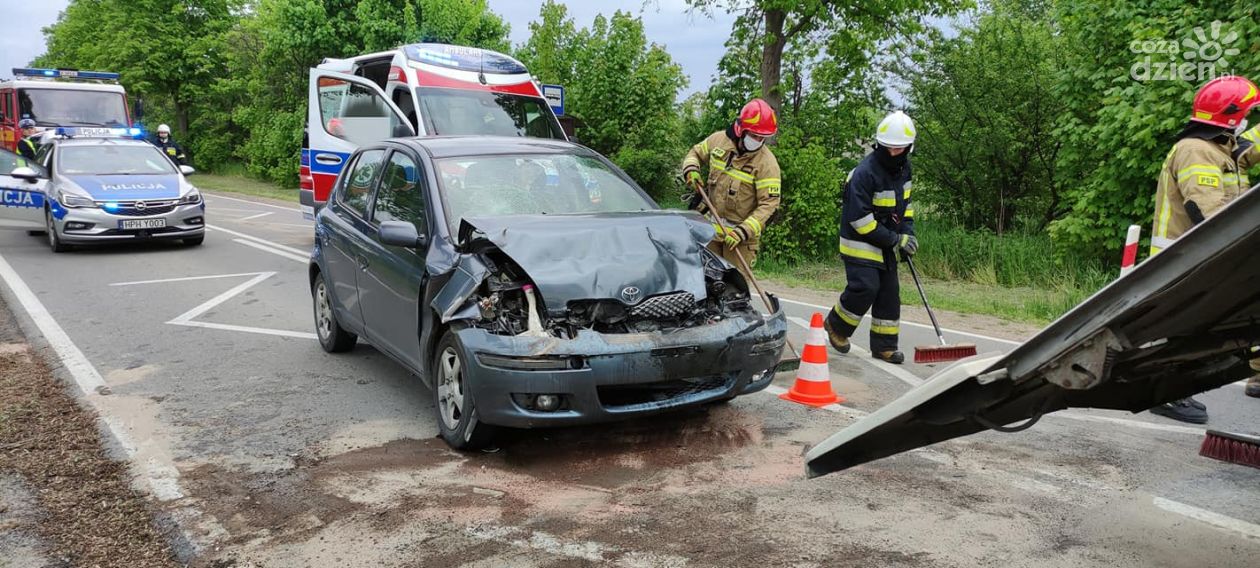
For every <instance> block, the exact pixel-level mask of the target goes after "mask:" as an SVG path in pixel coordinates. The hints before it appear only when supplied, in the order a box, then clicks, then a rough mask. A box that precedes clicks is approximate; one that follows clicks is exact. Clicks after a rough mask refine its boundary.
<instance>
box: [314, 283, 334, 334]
mask: <svg viewBox="0 0 1260 568" xmlns="http://www.w3.org/2000/svg"><path fill="white" fill-rule="evenodd" d="M315 318H316V320H317V321H316V322H315V324H316V327H317V328H318V329H319V336H320V337H321V338H324V339H327V338H328V337H329V336H330V335H332V306H330V305H329V304H328V288H327V287H326V286H324V283H323V282H320V283H319V284H318V285H316V286H315Z"/></svg>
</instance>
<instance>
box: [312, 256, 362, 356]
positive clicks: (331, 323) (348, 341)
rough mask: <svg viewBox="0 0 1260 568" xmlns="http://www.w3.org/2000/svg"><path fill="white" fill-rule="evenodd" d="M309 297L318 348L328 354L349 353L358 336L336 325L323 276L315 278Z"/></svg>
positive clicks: (330, 297)
mask: <svg viewBox="0 0 1260 568" xmlns="http://www.w3.org/2000/svg"><path fill="white" fill-rule="evenodd" d="M311 297H312V298H313V299H314V303H315V335H316V336H317V337H319V346H320V347H323V348H324V351H327V352H329V353H340V352H342V351H349V350H350V349H351V348H353V347H354V343H355V342H356V341H358V340H359V336H357V335H355V334H353V333H350V332H348V331H346V330H344V329H342V328H341V324H339V323H337V314H336V313H335V312H333V308H332V295H331V293H330V292H329V291H328V285H327V284H325V283H324V275H323V273H320V274H319V275H317V276H315V285H314V286H312V287H311Z"/></svg>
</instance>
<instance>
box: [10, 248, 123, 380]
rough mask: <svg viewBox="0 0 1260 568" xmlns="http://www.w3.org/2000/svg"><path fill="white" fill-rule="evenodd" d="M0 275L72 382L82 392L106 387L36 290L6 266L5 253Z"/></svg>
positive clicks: (94, 368)
mask: <svg viewBox="0 0 1260 568" xmlns="http://www.w3.org/2000/svg"><path fill="white" fill-rule="evenodd" d="M0 278H3V279H4V281H5V283H6V284H8V285H9V290H12V291H13V295H14V296H16V297H17V301H18V302H19V303H20V304H22V308H23V309H25V310H26V313H27V314H28V315H29V316H30V317H31V320H32V321H34V322H35V326H36V327H38V328H39V331H40V333H42V334H44V339H45V340H46V341H48V344H49V345H51V346H52V348H53V350H54V351H56V352H57V356H58V357H60V358H61V362H62V364H63V365H65V367H66V371H68V372H69V373H70V376H71V377H74V382H75V383H77V384H78V385H79V390H81V391H83V394H85V395H86V394H92V393H95V392H96V391H97V389H99V388H103V387H104V386H105V379H103V378H101V374H100V373H98V372H96V367H93V366H92V363H91V362H90V361H88V359H87V356H85V355H83V352H82V351H80V350H79V346H77V345H75V344H74V341H71V340H70V336H69V335H66V332H65V330H63V329H61V325H59V324H58V323H57V320H55V319H53V317H52V314H50V313H48V309H47V308H45V307H44V304H43V303H42V302H40V301H39V298H38V297H37V296H35V293H34V292H32V291H31V289H30V288H28V287H27V286H26V282H23V281H22V277H21V276H18V273H17V271H15V270H13V267H12V266H9V263H8V261H6V260H5V259H4V256H2V255H0Z"/></svg>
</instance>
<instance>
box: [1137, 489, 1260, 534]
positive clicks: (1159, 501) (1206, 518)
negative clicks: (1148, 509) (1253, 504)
mask: <svg viewBox="0 0 1260 568" xmlns="http://www.w3.org/2000/svg"><path fill="white" fill-rule="evenodd" d="M1154 503H1155V506H1156V507H1159V508H1160V509H1163V510H1165V511H1168V512H1170V513H1176V514H1178V515H1181V516H1184V517H1189V518H1191V519H1194V520H1196V521H1199V522H1202V523H1207V524H1209V525H1211V526H1214V527H1216V528H1218V529H1224V530H1227V531H1230V532H1234V533H1237V534H1239V535H1242V536H1243V537H1246V538H1250V539H1253V540H1260V525H1255V524H1252V523H1249V522H1247V521H1242V520H1239V519H1235V518H1233V517H1228V516H1225V515H1222V514H1220V513H1213V512H1212V511H1208V510H1206V509H1200V508H1198V507H1195V506H1192V505H1187V504H1185V503H1179V502H1177V501H1172V500H1169V499H1165V498H1163V497H1156V498H1155V499H1154Z"/></svg>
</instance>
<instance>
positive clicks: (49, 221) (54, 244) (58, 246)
mask: <svg viewBox="0 0 1260 568" xmlns="http://www.w3.org/2000/svg"><path fill="white" fill-rule="evenodd" d="M44 224H45V226H46V227H47V228H46V229H45V231H46V232H47V233H48V248H50V249H52V251H53V252H66V251H68V250H70V245H67V244H65V243H63V242H61V235H58V234H57V224H56V223H54V222H53V216H52V210H51V209H45V210H44Z"/></svg>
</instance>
